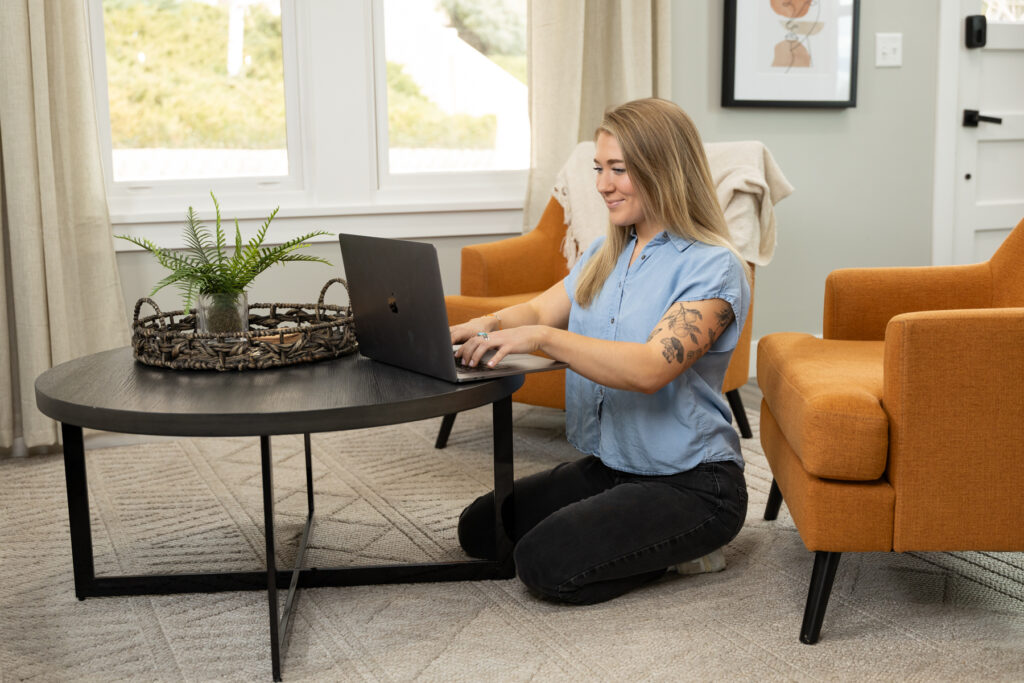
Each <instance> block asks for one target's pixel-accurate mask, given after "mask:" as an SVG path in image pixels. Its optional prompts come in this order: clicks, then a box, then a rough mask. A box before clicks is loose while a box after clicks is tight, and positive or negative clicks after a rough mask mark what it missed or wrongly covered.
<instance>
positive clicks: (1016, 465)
mask: <svg viewBox="0 0 1024 683" xmlns="http://www.w3.org/2000/svg"><path fill="white" fill-rule="evenodd" d="M1022 339H1024V308H988V309H967V310H946V311H925V312H919V313H908V314H905V315H899V316H896V317H895V318H893V319H892V321H891V322H890V323H889V325H888V327H887V328H886V334H885V360H884V381H883V398H882V403H883V406H884V408H885V410H886V412H887V413H888V414H889V463H888V478H889V481H890V483H891V484H892V486H893V488H894V489H895V491H896V514H895V520H896V525H895V535H894V538H893V541H894V550H897V551H900V550H904V549H911V548H912V549H915V550H962V549H972V550H1011V549H1014V550H1019V549H1021V548H1024V538H1022V536H1021V531H1020V530H1021V529H1022V528H1024V505H1021V491H1024V446H1022V444H1024V421H1022V420H1021V406H1022V405H1024V383H1022V382H1021V378H1022V377H1024V344H1022V343H1021V340H1022Z"/></svg>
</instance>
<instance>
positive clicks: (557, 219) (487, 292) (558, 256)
mask: <svg viewBox="0 0 1024 683" xmlns="http://www.w3.org/2000/svg"><path fill="white" fill-rule="evenodd" d="M564 220H565V214H564V212H563V210H562V205H561V204H559V203H558V202H557V201H556V200H555V199H554V198H552V199H551V200H550V201H549V202H548V205H547V208H546V209H545V210H544V214H543V215H542V216H541V219H540V221H539V222H538V223H537V226H536V227H535V228H534V229H533V230H531V231H530V232H528V233H526V234H525V235H519V236H517V237H510V238H508V239H504V240H498V241H497V242H487V243H484V244H474V245H470V246H467V247H463V248H462V275H461V287H460V291H461V294H462V295H463V296H505V295H509V294H521V293H524V292H538V291H542V290H545V289H547V288H548V287H550V286H551V285H553V284H555V283H556V282H558V281H559V280H560V279H561V278H563V277H565V276H566V275H567V274H568V272H569V271H568V269H567V268H566V267H565V257H564V256H563V255H562V249H561V246H562V240H563V239H564V238H565V223H564Z"/></svg>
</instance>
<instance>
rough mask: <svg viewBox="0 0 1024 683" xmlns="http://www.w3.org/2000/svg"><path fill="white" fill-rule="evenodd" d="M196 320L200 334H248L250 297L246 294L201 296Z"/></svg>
mask: <svg viewBox="0 0 1024 683" xmlns="http://www.w3.org/2000/svg"><path fill="white" fill-rule="evenodd" d="M196 318H197V321H198V322H197V329H198V330H199V331H200V332H205V333H208V334H229V333H232V332H235V333H242V332H248V331H249V296H248V295H247V294H246V293H245V292H229V293H216V294H200V295H199V298H198V299H196Z"/></svg>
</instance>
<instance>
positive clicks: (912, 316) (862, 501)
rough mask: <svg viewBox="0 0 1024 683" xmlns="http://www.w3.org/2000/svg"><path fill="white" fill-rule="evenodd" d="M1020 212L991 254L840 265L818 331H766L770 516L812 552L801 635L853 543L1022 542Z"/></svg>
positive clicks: (811, 625)
mask: <svg viewBox="0 0 1024 683" xmlns="http://www.w3.org/2000/svg"><path fill="white" fill-rule="evenodd" d="M1022 262H1024V221H1021V223H1020V224H1018V225H1017V227H1016V228H1015V229H1014V230H1013V231H1012V232H1011V233H1010V235H1009V236H1008V237H1007V239H1006V240H1005V242H1004V243H1003V244H1002V246H1001V247H1000V248H999V250H998V251H997V252H996V253H995V254H994V255H993V256H992V258H991V260H989V261H987V262H985V263H978V264H973V265H964V266H932V267H916V268H861V269H844V270H838V271H835V272H833V273H831V274H830V275H829V276H828V279H827V280H826V283H825V310H824V327H823V330H824V334H823V337H824V338H822V339H819V338H816V337H814V336H811V335H807V334H796V333H778V334H771V335H767V336H765V337H763V338H762V339H761V340H760V341H759V342H758V347H757V381H758V384H759V385H760V387H761V390H762V392H763V395H764V400H763V401H762V404H761V444H762V446H763V449H764V454H765V456H766V457H767V459H768V463H769V464H770V466H771V470H772V476H773V481H772V486H771V491H770V492H769V496H768V504H767V506H766V509H765V513H764V516H765V519H769V520H770V519H775V518H776V516H777V514H778V510H779V506H780V505H781V503H782V502H783V501H785V503H786V505H787V507H788V509H789V512H790V514H791V515H792V517H793V521H794V523H795V524H796V528H797V531H799V533H800V538H801V539H802V540H803V542H804V545H805V546H806V547H807V549H808V550H810V551H813V552H814V553H815V560H814V568H813V571H812V575H811V585H810V589H809V592H808V597H807V604H806V607H805V610H804V620H803V624H802V626H801V631H800V640H801V641H803V642H805V643H814V642H816V641H817V640H818V637H819V635H820V631H821V626H822V621H823V619H824V615H825V609H826V607H827V605H828V598H829V593H830V592H831V588H832V582H833V578H834V576H835V572H836V568H837V566H838V563H839V558H840V555H841V553H843V552H868V551H896V552H904V551H966V550H990V551H1019V550H1024V493H1022V492H1024V420H1022V419H1021V415H1022V414H1024V383H1022V381H1021V379H1022V378H1024V268H1022V267H1021V263H1022Z"/></svg>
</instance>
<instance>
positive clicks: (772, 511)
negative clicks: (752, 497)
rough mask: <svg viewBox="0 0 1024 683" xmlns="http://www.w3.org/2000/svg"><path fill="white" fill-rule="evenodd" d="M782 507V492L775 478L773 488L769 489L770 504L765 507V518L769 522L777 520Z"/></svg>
mask: <svg viewBox="0 0 1024 683" xmlns="http://www.w3.org/2000/svg"><path fill="white" fill-rule="evenodd" d="M781 505H782V491H780V490H779V483H778V482H777V481H775V479H774V478H773V479H772V487H771V488H770V489H768V503H767V504H766V505H765V506H764V518H765V519H767V520H772V519H777V518H778V516H779V507H780V506H781Z"/></svg>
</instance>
